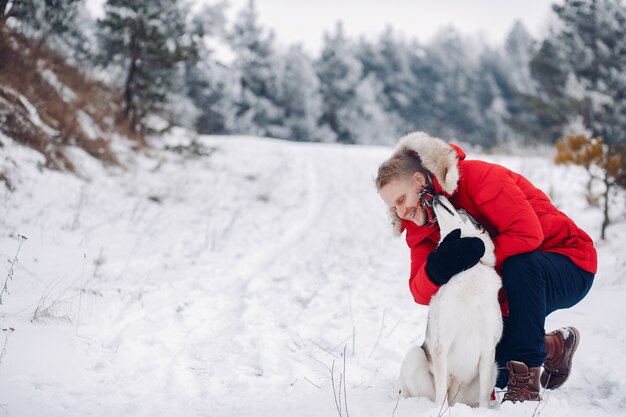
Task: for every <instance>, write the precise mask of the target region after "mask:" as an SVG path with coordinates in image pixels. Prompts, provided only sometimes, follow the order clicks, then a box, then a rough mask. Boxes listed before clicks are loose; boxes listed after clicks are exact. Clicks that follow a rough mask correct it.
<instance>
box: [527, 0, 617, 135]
mask: <svg viewBox="0 0 626 417" xmlns="http://www.w3.org/2000/svg"><path fill="white" fill-rule="evenodd" d="M553 9H554V11H555V13H556V15H557V17H558V18H559V20H560V22H559V25H557V26H555V27H554V28H553V29H552V34H551V35H550V37H549V38H547V39H545V40H544V41H543V42H542V44H541V46H540V48H539V49H538V51H537V52H536V53H535V55H534V56H533V58H532V60H531V65H530V68H531V73H532V75H533V77H534V78H535V79H537V80H538V83H539V86H540V88H539V89H538V90H537V94H536V95H534V96H532V97H529V98H528V103H529V107H530V108H532V109H533V110H534V112H535V119H534V122H535V123H534V124H535V125H536V126H540V128H541V129H542V130H543V131H544V132H545V133H544V135H547V136H549V137H550V138H551V139H552V140H556V139H557V138H558V137H560V136H561V135H562V134H563V132H564V131H566V130H567V127H568V125H569V124H572V123H574V122H575V121H576V120H577V119H578V118H579V117H582V119H583V122H584V127H585V128H586V129H589V130H590V131H591V132H592V136H603V137H604V139H605V140H606V142H607V143H609V144H611V143H613V144H615V143H624V142H626V101H625V100H624V96H625V94H626V79H625V78H624V76H623V74H624V68H626V42H624V39H626V8H625V6H624V4H623V2H622V1H616V0H591V1H576V0H565V1H564V2H563V3H562V4H558V5H555V6H553ZM529 126H532V124H529Z"/></svg>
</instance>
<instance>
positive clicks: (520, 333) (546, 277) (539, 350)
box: [496, 252, 594, 388]
mask: <svg viewBox="0 0 626 417" xmlns="http://www.w3.org/2000/svg"><path fill="white" fill-rule="evenodd" d="M593 277H594V275H593V274H592V273H590V272H587V271H585V270H583V269H581V268H579V267H578V266H576V265H575V264H574V262H572V261H571V260H570V259H569V258H568V257H567V256H565V255H561V254H558V253H549V252H529V253H524V254H521V255H515V256H512V257H510V258H508V259H507V260H506V261H505V262H504V265H503V268H502V285H503V286H504V289H505V290H506V294H507V299H508V301H509V317H504V318H503V319H504V329H503V332H502V339H500V343H498V346H497V347H496V361H497V362H498V367H500V368H501V369H500V371H499V372H498V380H497V383H496V386H498V387H500V388H504V387H506V385H507V383H508V379H509V375H508V374H509V373H508V371H507V370H506V369H502V368H504V366H505V364H506V362H507V361H510V360H514V361H520V362H523V363H525V364H526V365H527V366H528V367H536V366H541V364H542V363H543V360H544V359H545V357H546V351H545V346H544V341H543V338H544V334H545V329H544V325H545V319H546V316H547V315H548V314H550V313H552V312H553V311H555V310H559V309H562V308H569V307H571V306H573V305H574V304H576V303H578V302H579V301H580V300H582V298H583V297H584V296H585V295H586V294H587V293H588V292H589V289H590V288H591V284H592V283H593Z"/></svg>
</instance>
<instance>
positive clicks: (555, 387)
mask: <svg viewBox="0 0 626 417" xmlns="http://www.w3.org/2000/svg"><path fill="white" fill-rule="evenodd" d="M568 328H569V329H570V330H571V331H572V332H574V338H575V339H576V340H574V346H573V347H572V353H570V355H569V362H568V364H567V365H568V366H569V369H570V372H569V374H567V376H566V377H565V379H564V380H563V381H561V383H560V384H559V385H555V386H553V387H551V388H546V387H544V388H546V389H551V390H552V389H557V388H560V387H562V386H563V384H565V382H566V381H567V380H568V379H569V377H570V375H571V374H572V364H573V363H574V353H576V349H578V343H580V332H579V331H578V329H577V328H576V327H574V326H568ZM541 385H542V386H543V384H541Z"/></svg>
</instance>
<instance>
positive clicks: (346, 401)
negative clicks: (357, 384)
mask: <svg viewBox="0 0 626 417" xmlns="http://www.w3.org/2000/svg"><path fill="white" fill-rule="evenodd" d="M346 346H347V345H344V346H343V400H344V401H343V402H344V407H346V416H347V417H350V413H349V412H348V395H347V393H346V385H347V384H346Z"/></svg>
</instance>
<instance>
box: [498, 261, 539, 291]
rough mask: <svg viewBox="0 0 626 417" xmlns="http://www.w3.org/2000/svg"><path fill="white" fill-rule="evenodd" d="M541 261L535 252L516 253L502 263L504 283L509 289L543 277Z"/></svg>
mask: <svg viewBox="0 0 626 417" xmlns="http://www.w3.org/2000/svg"><path fill="white" fill-rule="evenodd" d="M540 265H541V261H540V260H539V259H538V255H537V254H536V253H535V252H529V253H522V254H519V255H514V256H511V257H510V258H508V259H507V260H506V261H504V264H503V265H502V285H503V286H504V288H505V289H506V290H507V292H508V290H510V289H512V288H515V287H519V286H526V285H528V283H529V282H536V281H537V280H541V279H542V274H541V267H540Z"/></svg>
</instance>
